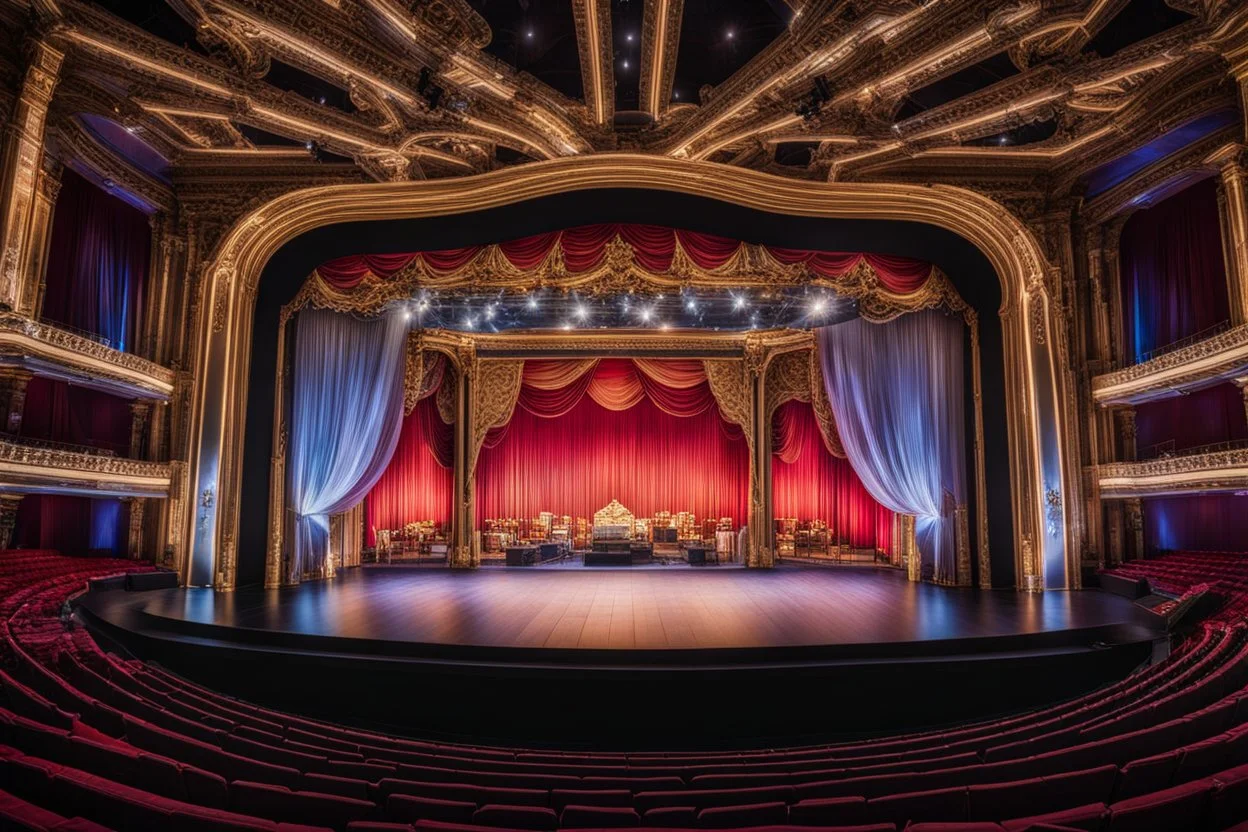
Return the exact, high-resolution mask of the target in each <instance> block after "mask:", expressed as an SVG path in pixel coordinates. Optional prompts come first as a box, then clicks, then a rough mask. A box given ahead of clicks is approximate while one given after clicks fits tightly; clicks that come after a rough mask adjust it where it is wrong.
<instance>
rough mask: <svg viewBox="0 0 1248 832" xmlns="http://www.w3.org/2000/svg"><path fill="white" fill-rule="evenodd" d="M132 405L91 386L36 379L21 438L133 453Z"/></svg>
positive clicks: (29, 393)
mask: <svg viewBox="0 0 1248 832" xmlns="http://www.w3.org/2000/svg"><path fill="white" fill-rule="evenodd" d="M132 418H133V417H132V415H131V412H130V402H129V401H128V400H126V399H122V398H119V397H117V396H110V395H109V394H108V393H101V392H100V391H98V390H92V389H90V388H88V387H80V386H78V385H76V384H69V383H68V382H64V381H58V380H56V379H51V378H47V377H46V376H35V377H34V378H32V379H31V380H30V381H29V382H27V384H26V402H25V405H24V406H23V409H22V430H21V435H22V436H29V437H31V438H33V439H50V440H52V441H53V442H69V443H71V444H74V445H90V446H92V447H95V448H102V449H104V450H108V451H112V452H113V453H115V454H116V455H118V456H127V455H129V453H130V426H131V422H132Z"/></svg>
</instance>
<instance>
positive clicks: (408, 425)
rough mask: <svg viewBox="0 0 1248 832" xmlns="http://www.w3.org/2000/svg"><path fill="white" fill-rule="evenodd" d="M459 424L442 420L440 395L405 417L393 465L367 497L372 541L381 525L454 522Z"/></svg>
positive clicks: (419, 404)
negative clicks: (456, 440)
mask: <svg viewBox="0 0 1248 832" xmlns="http://www.w3.org/2000/svg"><path fill="white" fill-rule="evenodd" d="M454 445H455V426H454V425H448V424H446V423H445V422H443V421H442V417H441V416H440V415H439V414H438V404H437V397H436V396H427V397H425V398H423V399H421V400H420V401H418V402H417V403H416V406H415V407H414V408H413V409H412V412H411V413H410V414H408V415H407V417H406V418H405V419H404V420H403V431H402V433H400V434H399V446H398V447H397V448H395V450H394V456H393V457H392V458H391V460H390V466H389V467H388V468H386V472H385V473H384V474H382V475H381V479H380V480H378V481H377V484H376V485H374V486H373V490H372V491H370V492H369V494H368V497H367V498H365V508H364V511H365V515H366V518H367V520H366V523H367V525H366V527H365V528H366V529H367V533H368V545H369V546H374V545H376V542H377V540H376V534H375V532H376V530H377V529H399V528H402V527H403V526H405V525H407V524H408V523H415V522H421V521H425V520H431V521H433V522H434V523H439V524H446V523H449V522H450V520H451V505H452V496H453V495H452V492H453V491H454V477H455V473H454V470H453V466H454V464H455V452H454Z"/></svg>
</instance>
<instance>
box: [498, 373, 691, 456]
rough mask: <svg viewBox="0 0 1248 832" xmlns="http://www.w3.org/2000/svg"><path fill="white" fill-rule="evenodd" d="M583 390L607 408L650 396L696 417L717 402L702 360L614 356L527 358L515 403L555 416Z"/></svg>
mask: <svg viewBox="0 0 1248 832" xmlns="http://www.w3.org/2000/svg"><path fill="white" fill-rule="evenodd" d="M586 395H588V396H589V397H590V398H591V399H593V400H594V401H595V402H597V403H598V404H599V405H601V406H602V407H604V408H606V409H607V410H628V409H629V408H632V407H634V406H635V405H636V404H637V403H638V402H640V401H641V400H642V398H643V397H649V398H650V400H651V401H652V402H653V403H654V404H655V405H656V406H657V407H658V408H659V409H660V410H662V411H664V412H666V413H669V414H671V415H672V416H685V417H687V416H696V415H698V414H699V413H702V412H704V411H706V410H708V409H710V408H711V407H713V406H714V405H715V397H714V395H713V394H712V393H711V389H710V386H709V385H708V384H707V383H706V373H705V371H704V370H703V368H702V362H700V361H688V360H666V359H663V360H633V359H616V358H610V359H601V360H599V359H588V360H577V359H569V360H551V361H526V362H525V365H524V376H523V379H522V380H521V386H520V397H519V399H518V400H517V404H518V406H519V407H520V408H521V409H523V410H527V411H528V412H530V413H532V414H534V415H536V416H542V417H544V418H547V419H556V418H558V417H560V416H564V415H566V414H567V413H568V412H570V411H571V410H572V409H573V408H575V407H576V406H577V405H578V404H579V403H580V401H581V399H582V398H583V397H584V396H586ZM503 432H505V427H504V428H495V430H494V431H492V432H491V433H492V435H491V436H489V437H487V438H486V444H487V446H488V447H493V446H494V445H497V444H498V442H499V441H501V438H502V433H503Z"/></svg>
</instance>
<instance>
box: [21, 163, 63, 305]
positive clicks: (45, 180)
mask: <svg viewBox="0 0 1248 832" xmlns="http://www.w3.org/2000/svg"><path fill="white" fill-rule="evenodd" d="M62 170H63V167H62V165H61V163H60V162H59V161H57V160H56V159H54V158H52V157H51V156H49V155H48V154H47V153H45V154H43V165H42V166H41V167H40V170H39V179H38V181H37V182H36V184H35V194H34V207H33V210H32V211H31V219H30V236H29V239H30V256H29V258H28V259H27V261H26V272H25V280H24V283H25V287H26V288H25V289H23V292H22V304H21V310H20V311H21V312H22V314H24V315H29V316H30V317H32V318H38V317H39V314H40V312H41V311H42V310H43V292H44V289H45V287H46V286H47V280H48V275H47V271H48V265H47V264H48V249H49V248H50V247H51V245H52V219H53V217H54V216H55V214H56V198H57V196H58V195H59V194H60V192H61V171H62Z"/></svg>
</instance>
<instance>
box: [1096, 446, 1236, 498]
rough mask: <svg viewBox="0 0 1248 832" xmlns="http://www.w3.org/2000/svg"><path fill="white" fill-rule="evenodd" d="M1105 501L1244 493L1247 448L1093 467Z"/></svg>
mask: <svg viewBox="0 0 1248 832" xmlns="http://www.w3.org/2000/svg"><path fill="white" fill-rule="evenodd" d="M1097 481H1098V485H1099V487H1100V492H1101V496H1102V497H1103V498H1106V499H1122V498H1130V497H1148V496H1162V495H1166V494H1196V493H1202V492H1225V491H1242V490H1248V448H1240V449H1236V450H1228V451H1215V452H1213V453H1207V454H1193V455H1191V456H1172V457H1166V458H1164V459H1151V460H1148V461H1145V462H1115V463H1111V464H1108V465H1101V466H1099V467H1098V468H1097Z"/></svg>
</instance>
